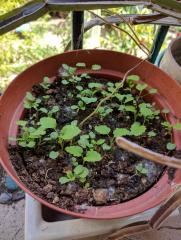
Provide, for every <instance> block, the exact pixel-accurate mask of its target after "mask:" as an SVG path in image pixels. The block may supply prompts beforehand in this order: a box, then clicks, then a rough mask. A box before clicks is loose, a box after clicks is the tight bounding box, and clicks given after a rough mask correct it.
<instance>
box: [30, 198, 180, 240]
mask: <svg viewBox="0 0 181 240" xmlns="http://www.w3.org/2000/svg"><path fill="white" fill-rule="evenodd" d="M157 208H158V207H156V208H153V209H151V210H148V211H146V212H144V213H141V214H137V215H135V216H132V217H127V218H121V219H114V220H89V219H79V218H73V217H70V216H67V215H64V214H61V213H58V212H55V211H53V210H51V209H49V208H47V207H44V206H42V205H41V204H40V203H38V202H37V201H36V200H34V199H33V198H31V197H30V196H28V195H26V207H25V240H79V239H80V240H101V239H102V237H103V236H105V235H107V234H108V233H110V232H111V231H113V230H117V229H119V228H121V227H123V226H125V225H127V224H130V223H133V222H137V221H143V220H148V219H150V218H151V217H152V215H153V214H154V212H155V210H156V209H157ZM178 215H179V210H175V211H174V212H173V213H172V215H171V216H170V217H169V218H172V217H176V216H178Z"/></svg>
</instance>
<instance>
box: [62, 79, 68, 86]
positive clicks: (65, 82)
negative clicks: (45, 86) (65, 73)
mask: <svg viewBox="0 0 181 240" xmlns="http://www.w3.org/2000/svg"><path fill="white" fill-rule="evenodd" d="M61 82H62V84H63V85H68V84H69V82H68V81H67V80H65V79H64V80H62V81H61Z"/></svg>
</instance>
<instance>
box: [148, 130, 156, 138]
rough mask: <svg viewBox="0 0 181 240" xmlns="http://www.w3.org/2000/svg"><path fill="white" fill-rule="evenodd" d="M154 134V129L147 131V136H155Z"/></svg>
mask: <svg viewBox="0 0 181 240" xmlns="http://www.w3.org/2000/svg"><path fill="white" fill-rule="evenodd" d="M155 136H156V132H154V131H150V132H148V137H155Z"/></svg>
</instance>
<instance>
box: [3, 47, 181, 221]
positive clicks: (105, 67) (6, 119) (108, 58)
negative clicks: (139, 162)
mask: <svg viewBox="0 0 181 240" xmlns="http://www.w3.org/2000/svg"><path fill="white" fill-rule="evenodd" d="M139 61H140V59H138V58H136V57H134V56H130V55H127V54H123V53H118V52H113V51H106V50H77V51H72V52H66V53H63V54H60V55H57V56H54V57H50V58H48V59H45V60H43V61H41V62H38V63H37V64H35V65H33V66H32V67H30V68H28V69H27V70H26V71H24V72H23V73H21V74H20V75H19V76H18V77H16V78H15V79H14V81H13V82H12V83H11V84H10V85H9V87H8V88H7V90H6V91H5V93H4V94H3V96H2V98H1V100H0V161H1V164H2V165H3V167H4V169H5V170H6V171H7V172H8V174H9V175H11V177H12V178H13V179H14V180H15V182H16V183H17V184H18V185H19V186H20V187H21V188H22V189H23V190H24V191H25V192H27V193H28V194H29V195H30V196H32V197H33V198H35V199H36V200H38V201H39V202H40V203H42V204H44V205H46V206H48V207H49V208H52V209H54V210H57V211H59V212H63V213H65V214H69V215H73V216H76V217H82V218H93V219H113V218H121V217H127V216H130V215H135V214H138V213H140V212H143V211H145V210H148V209H150V208H153V207H154V206H156V205H158V204H160V203H161V202H162V201H164V200H165V199H166V198H167V197H168V196H169V195H170V194H171V192H172V191H173V190H172V187H171V186H170V184H169V183H168V177H167V173H166V171H165V173H164V174H163V176H162V177H161V178H160V180H159V181H158V182H157V183H156V184H155V185H154V186H153V187H152V188H151V189H150V190H148V191H147V192H145V193H144V194H142V195H140V196H139V197H137V198H134V199H132V200H130V201H127V202H124V203H121V204H118V205H112V206H106V207H90V208H89V209H88V210H86V212H85V213H83V214H81V213H75V212H71V211H68V210H64V209H60V208H58V207H56V206H55V205H52V204H50V203H48V202H46V201H44V200H43V199H40V198H39V197H38V196H36V195H35V194H34V193H32V192H31V191H30V190H29V189H28V188H27V187H26V186H25V185H24V184H23V183H22V182H21V181H20V180H19V178H18V176H17V175H16V172H15V170H14V168H13V166H12V164H11V162H10V159H9V154H8V150H7V147H8V136H13V135H16V133H17V126H16V121H17V119H19V118H20V117H21V114H22V111H23V104H22V103H23V99H24V97H25V94H26V92H27V91H30V90H31V87H32V85H34V84H37V83H39V82H41V81H42V79H43V77H44V76H49V77H52V76H55V75H56V73H57V70H58V68H59V67H60V66H61V64H62V63H67V64H68V65H75V64H76V63H77V62H85V63H86V65H87V66H88V67H90V66H91V65H92V64H100V65H101V66H102V69H101V70H99V71H96V75H97V76H98V75H99V76H104V77H106V78H112V79H116V80H120V79H121V78H122V77H123V75H124V73H125V72H126V71H127V70H128V69H130V68H131V67H133V66H135V64H137V63H138V62H139ZM88 72H90V71H88ZM133 73H134V74H138V75H139V76H140V77H141V80H142V81H144V82H146V83H147V84H148V85H150V86H151V87H153V88H156V89H158V94H156V95H155V96H154V101H155V102H156V103H157V105H159V106H162V107H168V108H169V109H170V110H171V112H172V113H173V114H174V115H175V116H177V117H179V118H181V108H180V102H181V86H180V85H179V84H178V83H177V82H176V81H175V80H173V79H171V78H170V77H169V76H168V75H166V74H165V73H164V72H163V71H161V70H160V69H159V68H157V67H155V66H154V65H152V64H151V63H149V62H146V61H145V62H143V63H142V64H141V65H140V66H139V67H138V68H137V69H136V70H135V71H134V72H133ZM172 116H173V115H171V116H170V121H171V122H172V123H175V122H176V119H175V118H173V117H172ZM174 141H175V143H176V144H177V147H178V148H181V134H180V135H179V133H178V132H175V133H174ZM173 182H174V183H175V184H177V183H181V171H177V173H176V176H175V179H174V181H173ZM173 185H174V184H173Z"/></svg>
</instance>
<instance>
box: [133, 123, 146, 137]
mask: <svg viewBox="0 0 181 240" xmlns="http://www.w3.org/2000/svg"><path fill="white" fill-rule="evenodd" d="M130 130H131V131H130V134H131V135H133V136H135V137H138V136H141V135H143V134H144V133H145V131H146V127H145V126H144V125H141V123H139V122H134V123H133V124H132V125H131V129H130Z"/></svg>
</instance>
